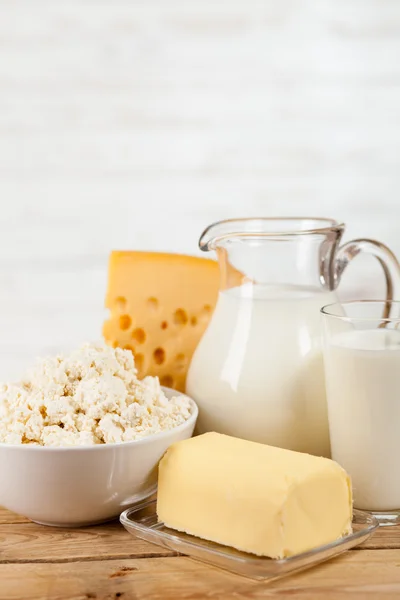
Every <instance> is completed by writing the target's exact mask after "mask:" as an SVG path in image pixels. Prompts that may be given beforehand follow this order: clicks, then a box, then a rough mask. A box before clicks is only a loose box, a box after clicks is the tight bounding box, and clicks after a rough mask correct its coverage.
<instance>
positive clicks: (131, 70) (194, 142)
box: [0, 0, 400, 378]
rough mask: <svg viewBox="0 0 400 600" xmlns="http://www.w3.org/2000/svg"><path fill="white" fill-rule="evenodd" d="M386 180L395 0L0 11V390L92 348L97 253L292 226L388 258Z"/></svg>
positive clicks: (395, 178) (399, 139)
mask: <svg viewBox="0 0 400 600" xmlns="http://www.w3.org/2000/svg"><path fill="white" fill-rule="evenodd" d="M399 163H400V3H399V2H398V1H397V0H385V1H384V2H382V1H380V0H319V1H318V2H315V0H280V2H276V1H275V0H217V1H215V0H170V1H169V2H165V0H136V2H130V1H128V0H114V1H113V2H109V1H107V0H69V1H68V2H67V1H66V0H65V1H61V0H56V1H54V2H47V1H45V0H35V1H34V2H32V1H30V0H0V206H1V211H0V246H1V253H0V267H1V268H0V307H1V311H0V339H1V344H0V377H7V378H8V377H10V376H14V374H16V373H18V371H19V370H20V369H21V368H22V367H23V366H25V364H26V362H27V361H28V360H30V359H31V358H32V356H34V355H37V354H43V353H48V352H53V351H55V350H56V349H57V348H62V347H67V346H71V345H74V344H76V343H78V342H80V341H82V340H85V339H95V338H96V337H99V332H100V328H101V322H102V319H103V316H104V310H103V302H104V293H105V286H106V268H107V258H108V254H109V251H110V250H111V249H112V248H132V249H154V250H171V251H183V252H188V253H197V252H198V250H197V239H198V236H199V234H200V232H201V231H202V229H203V228H204V227H205V226H206V225H207V224H208V223H210V222H212V221H214V220H217V219H220V218H227V217H232V216H251V215H264V216H268V215H293V214H296V215H297V214H305V215H313V216H329V217H335V218H338V219H342V220H344V221H346V223H347V224H348V228H347V235H346V238H347V239H349V238H350V237H359V236H370V237H375V238H378V239H380V240H382V241H384V242H386V243H387V244H389V245H390V246H391V247H392V248H393V249H394V250H395V251H396V252H397V253H398V254H400V236H399V218H400V202H399V197H398V195H399V189H400V164H399ZM342 292H343V294H344V295H347V296H349V295H359V296H360V295H369V296H375V297H377V296H378V297H379V296H381V295H382V294H383V287H382V277H381V275H380V273H379V267H378V266H377V265H375V263H374V262H373V259H370V260H365V261H362V260H360V261H356V262H355V263H354V264H353V265H352V267H351V269H349V272H348V273H347V274H346V276H345V280H344V282H343V288H342Z"/></svg>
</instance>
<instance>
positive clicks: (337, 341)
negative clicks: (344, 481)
mask: <svg viewBox="0 0 400 600" xmlns="http://www.w3.org/2000/svg"><path fill="white" fill-rule="evenodd" d="M322 314H323V322H324V340H325V341H324V357H325V374H326V388H327V402H328V415H329V430H330V436H331V449H332V458H333V459H334V460H336V461H337V462H338V463H340V464H341V465H342V467H344V468H345V469H346V471H347V472H348V473H349V475H350V476H351V478H352V483H353V491H354V506H355V507H356V508H359V509H361V510H367V511H370V512H372V513H373V514H374V515H375V516H376V517H377V518H378V519H379V520H380V521H381V523H382V524H390V523H399V522H400V473H399V472H398V459H399V456H400V302H390V303H388V302H378V301H372V300H371V301H364V302H349V303H343V304H334V305H331V306H326V307H324V308H323V309H322ZM382 315H390V317H388V316H384V317H382Z"/></svg>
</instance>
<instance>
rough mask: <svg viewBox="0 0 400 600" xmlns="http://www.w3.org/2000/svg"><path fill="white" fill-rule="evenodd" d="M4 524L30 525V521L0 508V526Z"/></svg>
mask: <svg viewBox="0 0 400 600" xmlns="http://www.w3.org/2000/svg"><path fill="white" fill-rule="evenodd" d="M5 523H30V521H29V519H27V518H26V517H23V516H22V515H17V514H16V513H13V512H11V511H10V510H7V509H6V508H2V507H1V506H0V525H3V524H5Z"/></svg>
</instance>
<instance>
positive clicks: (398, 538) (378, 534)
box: [358, 526, 400, 550]
mask: <svg viewBox="0 0 400 600" xmlns="http://www.w3.org/2000/svg"><path fill="white" fill-rule="evenodd" d="M367 548H368V549H371V550H372V549H377V550H378V549H380V548H386V549H389V548H393V549H394V548H400V527H396V526H393V527H392V526H390V527H380V528H379V529H377V530H376V531H375V533H374V534H373V535H372V536H371V537H370V538H369V539H368V540H367V541H366V542H364V544H362V545H361V546H358V549H359V550H365V549H367Z"/></svg>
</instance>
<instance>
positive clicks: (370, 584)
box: [0, 550, 400, 600]
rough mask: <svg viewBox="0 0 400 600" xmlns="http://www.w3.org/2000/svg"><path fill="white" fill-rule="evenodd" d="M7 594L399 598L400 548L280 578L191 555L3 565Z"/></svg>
mask: <svg viewBox="0 0 400 600" xmlns="http://www.w3.org/2000/svg"><path fill="white" fill-rule="evenodd" d="M0 581H1V588H0V598H1V600H5V599H7V600H21V599H22V598H23V599H24V600H27V599H29V600H39V599H40V600H42V599H45V598H46V599H54V600H55V599H57V600H67V599H68V600H88V599H95V600H106V599H107V600H117V599H118V598H122V600H130V599H135V600H141V599H143V600H177V599H179V598H185V600H190V599H193V600H194V599H196V600H198V599H200V598H209V599H212V600H227V599H230V598H235V599H251V598H293V597H295V598H296V600H321V598H327V599H329V600H344V599H348V598H349V597H351V598H352V600H366V599H367V600H368V599H371V600H372V599H374V600H375V599H377V598H379V599H381V598H384V599H385V600H389V599H390V600H391V599H393V600H395V599H396V600H398V598H399V597H400V551H398V550H381V551H379V552H377V551H374V550H365V551H363V552H348V553H347V554H346V555H344V556H342V557H339V558H337V559H336V560H333V561H331V562H329V563H326V564H324V565H320V566H318V567H315V568H314V569H311V570H308V571H306V572H304V573H300V574H297V575H293V576H292V577H290V578H286V579H283V580H281V581H276V582H270V583H265V582H256V581H252V580H247V579H245V578H243V577H238V576H234V575H231V574H229V573H226V572H224V571H220V570H217V569H212V568H209V567H208V566H206V565H203V564H201V563H198V562H195V561H192V560H190V559H188V558H183V557H172V558H156V559H154V558H153V559H141V560H137V559H131V560H110V561H102V562H82V563H74V564H69V563H66V564H46V563H45V564H35V565H33V564H27V565H18V564H3V565H0Z"/></svg>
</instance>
